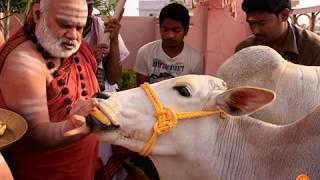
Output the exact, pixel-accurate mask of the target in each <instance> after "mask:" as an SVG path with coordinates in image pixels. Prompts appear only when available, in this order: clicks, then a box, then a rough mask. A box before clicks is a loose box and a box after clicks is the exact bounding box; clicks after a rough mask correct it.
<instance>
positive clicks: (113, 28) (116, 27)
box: [104, 19, 121, 41]
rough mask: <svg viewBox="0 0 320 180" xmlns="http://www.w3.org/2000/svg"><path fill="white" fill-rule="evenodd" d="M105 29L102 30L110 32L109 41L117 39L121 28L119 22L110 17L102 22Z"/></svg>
mask: <svg viewBox="0 0 320 180" xmlns="http://www.w3.org/2000/svg"><path fill="white" fill-rule="evenodd" d="M104 27H105V30H104V32H109V33H110V40H111V41H118V36H119V31H120V28H121V24H120V22H119V20H117V19H111V20H110V21H108V22H105V23H104Z"/></svg>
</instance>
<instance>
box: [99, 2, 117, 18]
mask: <svg viewBox="0 0 320 180" xmlns="http://www.w3.org/2000/svg"><path fill="white" fill-rule="evenodd" d="M117 3H118V0H95V1H94V4H93V5H94V7H95V8H97V9H98V10H99V11H100V13H101V15H104V16H107V17H109V18H110V17H112V14H113V11H114V9H115V8H116V6H117Z"/></svg>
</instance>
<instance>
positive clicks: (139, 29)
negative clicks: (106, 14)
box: [120, 17, 158, 69]
mask: <svg viewBox="0 0 320 180" xmlns="http://www.w3.org/2000/svg"><path fill="white" fill-rule="evenodd" d="M121 24H122V27H121V31H120V34H121V35H122V37H123V40H124V42H125V44H126V46H127V48H128V49H129V51H130V55H129V57H128V58H127V59H126V60H125V61H124V64H123V67H124V68H125V69H132V68H133V66H134V63H135V58H136V54H137V51H138V49H139V48H140V47H141V46H143V45H144V44H146V43H148V42H151V41H154V40H155V39H156V31H157V30H158V28H156V18H155V17H123V18H122V20H121Z"/></svg>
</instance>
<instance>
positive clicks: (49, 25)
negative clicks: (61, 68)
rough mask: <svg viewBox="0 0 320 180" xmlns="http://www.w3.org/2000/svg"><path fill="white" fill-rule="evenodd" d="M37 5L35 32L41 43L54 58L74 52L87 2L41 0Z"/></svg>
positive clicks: (85, 18)
mask: <svg viewBox="0 0 320 180" xmlns="http://www.w3.org/2000/svg"><path fill="white" fill-rule="evenodd" d="M49 7H50V8H49ZM34 8H35V9H34V11H35V13H34V14H35V15H36V16H37V18H35V22H36V28H35V34H36V36H37V38H38V41H39V43H40V44H41V45H42V46H43V47H44V48H45V49H46V50H47V51H48V52H49V53H50V54H51V55H53V56H54V57H68V56H70V55H72V54H73V53H75V52H76V51H77V50H78V48H79V45H80V43H81V40H82V31H83V28H84V26H85V24H86V21H87V16H88V7H87V1H86V0H41V1H40V5H39V4H38V5H37V6H34ZM39 10H40V13H39ZM37 11H38V15H37Z"/></svg>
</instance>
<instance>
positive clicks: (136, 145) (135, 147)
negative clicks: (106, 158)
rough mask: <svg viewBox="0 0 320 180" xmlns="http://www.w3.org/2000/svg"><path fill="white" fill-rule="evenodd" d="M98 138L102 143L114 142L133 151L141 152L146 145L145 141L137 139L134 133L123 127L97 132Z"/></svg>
mask: <svg viewBox="0 0 320 180" xmlns="http://www.w3.org/2000/svg"><path fill="white" fill-rule="evenodd" d="M96 136H97V140H98V141H99V142H102V143H107V144H114V145H118V146H121V147H124V148H126V149H129V150H130V151H133V152H140V151H142V149H143V148H144V146H145V144H146V143H145V142H144V141H142V140H138V139H135V138H134V137H133V134H130V133H128V132H126V131H123V130H121V129H118V130H111V131H100V132H97V133H96Z"/></svg>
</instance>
